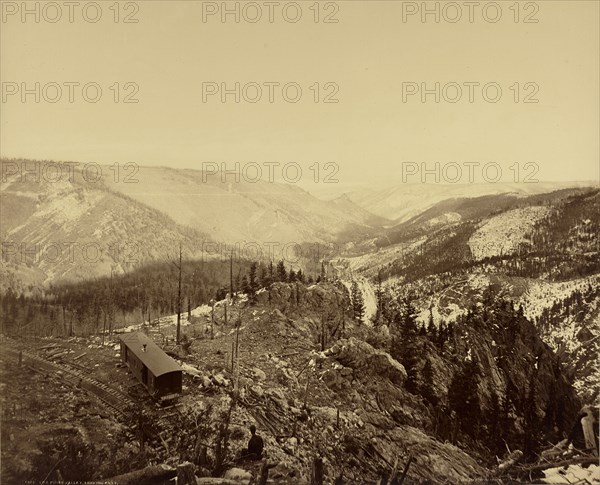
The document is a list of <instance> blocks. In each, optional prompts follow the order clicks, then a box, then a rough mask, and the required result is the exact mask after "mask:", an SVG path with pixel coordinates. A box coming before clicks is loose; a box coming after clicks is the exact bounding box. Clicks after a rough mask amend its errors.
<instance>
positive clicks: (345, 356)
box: [326, 337, 407, 386]
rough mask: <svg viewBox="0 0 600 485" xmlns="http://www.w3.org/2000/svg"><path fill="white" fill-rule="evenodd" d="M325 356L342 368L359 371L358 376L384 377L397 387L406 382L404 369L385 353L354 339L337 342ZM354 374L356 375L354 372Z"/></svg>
mask: <svg viewBox="0 0 600 485" xmlns="http://www.w3.org/2000/svg"><path fill="white" fill-rule="evenodd" d="M326 354H327V355H328V356H329V357H330V358H332V359H335V360H336V361H337V362H339V363H340V364H342V365H343V366H344V367H349V368H351V369H354V370H355V371H359V373H360V374H372V375H378V376H384V377H387V378H388V379H389V380H390V381H391V382H393V383H394V384H396V385H398V386H401V385H403V384H404V382H405V381H406V377H407V374H406V369H404V366H403V365H402V364H400V362H398V361H397V360H395V359H394V358H393V357H392V356H391V355H390V354H388V353H387V352H384V351H383V350H377V349H375V348H373V346H371V345H370V344H368V343H367V342H364V341H362V340H358V339H356V338H355V337H351V338H349V339H343V340H339V341H338V342H337V343H336V344H335V345H334V346H333V347H331V348H330V349H329V350H328V351H326ZM342 370H343V369H342ZM346 372H347V371H346ZM354 374H355V375H357V373H356V372H354Z"/></svg>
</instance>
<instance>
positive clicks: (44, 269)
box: [0, 160, 579, 286]
mask: <svg viewBox="0 0 600 485" xmlns="http://www.w3.org/2000/svg"><path fill="white" fill-rule="evenodd" d="M0 163H1V164H2V174H3V176H2V181H1V194H0V203H1V206H2V211H1V215H0V238H1V240H2V244H3V247H2V256H3V257H2V271H3V274H4V278H3V279H4V283H3V284H4V286H11V285H12V286H14V285H17V286H20V285H27V284H35V285H39V284H49V283H52V282H55V281H59V280H64V279H68V280H78V279H85V278H91V277H95V276H101V275H107V274H110V273H111V271H113V272H117V273H122V272H124V271H127V270H128V269H130V268H132V267H134V266H136V265H140V264H143V263H145V262H148V261H156V260H166V259H168V260H174V258H175V256H176V253H177V251H178V246H179V244H181V245H182V247H183V248H184V255H185V256H184V257H188V258H201V257H215V252H217V253H218V252H219V251H215V247H220V246H221V245H222V247H223V248H225V247H229V246H236V247H240V246H243V245H255V246H258V247H260V248H261V251H262V253H261V254H263V255H265V256H267V255H269V252H268V251H267V249H268V248H279V249H281V248H282V247H284V246H285V245H291V246H293V247H295V246H296V245H302V244H309V243H322V244H331V243H340V244H350V246H352V247H354V248H355V249H358V250H360V251H362V250H364V252H368V251H370V250H371V248H372V247H381V246H389V245H390V244H394V243H395V241H396V240H398V241H399V240H401V239H403V238H405V237H406V234H407V231H408V232H409V233H410V232H413V231H414V230H415V229H414V228H415V227H421V228H422V231H429V230H430V229H431V228H433V227H437V225H439V224H441V225H444V224H443V223H444V222H451V221H454V220H457V218H458V219H460V220H462V219H464V217H467V215H468V214H471V215H472V213H473V211H475V212H477V211H479V212H481V214H482V215H483V214H484V212H485V211H486V210H488V209H491V208H498V207H501V206H502V207H504V205H506V207H508V206H509V205H510V204H514V203H515V201H517V200H519V199H522V198H524V197H527V195H528V194H531V193H541V192H544V191H548V190H552V189H555V188H556V187H557V186H559V185H564V184H523V185H521V186H518V187H517V186H514V185H501V184H489V185H485V186H477V185H473V186H464V185H462V186H442V185H423V184H413V185H410V184H401V185H399V186H395V187H392V188H387V189H364V190H362V189H360V190H359V189H355V190H353V191H351V192H349V193H343V192H341V193H338V194H337V195H336V196H335V197H334V198H333V199H329V200H324V199H322V198H318V197H315V196H314V195H312V194H311V193H309V192H308V191H306V190H304V189H302V188H301V187H300V186H298V185H294V184H282V183H271V182H267V181H258V182H256V183H253V182H250V181H246V180H244V179H243V178H241V179H240V180H239V181H235V180H234V177H233V176H231V175H229V176H227V177H225V182H223V181H222V178H221V176H220V174H211V175H210V176H207V174H206V173H203V172H201V171H196V170H188V169H181V170H179V169H172V168H166V167H139V168H138V169H137V171H136V173H135V175H134V176H125V175H126V174H124V172H123V171H121V173H120V174H119V176H117V173H116V172H115V170H114V168H113V167H109V166H101V167H100V170H99V171H98V172H99V173H100V174H101V175H99V176H98V177H90V173H87V176H85V175H86V174H85V173H82V172H81V171H80V170H77V169H75V170H74V171H73V172H68V171H66V170H65V171H63V175H62V177H60V179H58V180H57V179H56V177H43V176H42V177H37V180H36V177H35V176H31V175H29V176H27V177H22V176H21V175H20V174H19V173H14V171H15V170H14V169H15V167H17V166H18V167H20V166H23V164H24V163H27V164H28V166H29V167H31V166H32V165H33V164H34V163H35V162H32V161H24V160H2V161H1V162H0ZM51 164H52V162H39V167H41V168H40V173H46V171H45V168H48V169H50V168H52V167H54V168H55V167H56V165H52V166H51ZM47 172H48V173H53V171H52V170H47ZM70 173H72V175H69V174H70ZM90 178H93V179H94V180H90ZM96 178H97V180H96ZM576 185H579V184H576ZM486 197H487V198H486ZM502 204H504V205H502ZM468 217H471V216H468ZM411 218H412V219H411ZM386 241H389V243H388V242H386ZM360 248H362V249H360ZM274 254H278V253H277V251H275V252H274Z"/></svg>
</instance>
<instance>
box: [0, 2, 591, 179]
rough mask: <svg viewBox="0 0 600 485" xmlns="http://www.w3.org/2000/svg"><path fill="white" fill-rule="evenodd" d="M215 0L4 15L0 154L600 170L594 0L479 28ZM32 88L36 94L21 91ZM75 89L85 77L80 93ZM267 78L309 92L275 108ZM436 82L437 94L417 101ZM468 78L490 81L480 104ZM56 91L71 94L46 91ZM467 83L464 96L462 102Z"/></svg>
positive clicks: (507, 15)
mask: <svg viewBox="0 0 600 485" xmlns="http://www.w3.org/2000/svg"><path fill="white" fill-rule="evenodd" d="M9 3H11V2H9ZM211 3H212V2H165V1H160V0H159V1H152V2H142V3H139V5H138V4H136V5H137V7H138V11H137V12H135V15H134V16H133V17H135V18H134V20H137V23H124V22H123V20H124V19H125V18H126V13H130V14H131V13H132V12H125V11H122V12H121V17H120V18H119V22H113V19H112V15H113V11H111V10H109V9H108V7H107V8H105V9H104V11H103V12H102V13H103V17H102V19H101V20H100V21H99V22H97V23H90V22H86V21H82V20H81V15H80V13H79V14H77V13H76V14H75V18H74V21H73V22H72V23H70V22H69V21H68V19H67V18H66V11H65V12H64V15H63V18H62V19H61V20H60V21H58V22H56V23H51V22H47V21H44V19H42V20H41V21H40V22H39V23H36V22H34V21H33V20H34V19H33V16H32V15H30V18H29V19H26V20H27V21H26V22H22V21H21V19H20V17H19V15H18V14H14V15H6V18H5V19H3V25H2V27H3V28H2V32H1V34H0V35H1V40H2V42H1V58H2V61H1V67H2V78H3V79H2V81H3V98H5V99H3V100H2V120H1V125H0V126H1V127H2V133H1V139H0V141H1V145H2V156H4V157H32V158H37V159H58V160H76V161H86V162H95V163H103V164H112V163H126V162H133V163H137V164H139V165H146V166H169V167H173V168H183V169H185V168H187V169H199V168H200V167H199V164H201V163H202V161H206V162H209V161H214V162H218V163H221V162H227V163H235V162H240V163H249V162H252V161H260V162H269V163H270V162H282V161H286V162H295V163H298V164H300V165H302V166H304V167H309V166H310V165H311V164H312V163H315V162H318V163H320V164H322V165H324V164H328V163H333V164H337V166H338V167H339V170H338V175H339V180H340V183H354V182H356V181H361V182H365V183H369V182H373V183H375V182H376V180H377V179H388V178H394V177H397V171H398V163H400V162H409V163H428V164H433V163H435V162H440V163H451V162H455V161H460V163H462V162H465V163H471V162H477V161H484V162H497V163H501V164H502V165H503V167H505V168H504V170H505V171H506V170H507V169H508V167H510V166H511V165H512V164H514V163H520V164H526V163H534V164H537V166H538V170H537V178H538V179H539V180H549V181H561V180H568V179H572V178H574V179H579V180H582V179H583V180H596V179H598V180H600V155H599V153H600V151H599V140H598V132H599V131H600V121H599V117H600V114H599V112H600V109H599V102H600V98H599V93H598V89H597V87H598V84H599V80H598V72H599V66H600V64H599V59H600V47H599V45H600V42H599V39H598V35H599V29H598V14H599V8H600V4H599V3H598V2H586V1H575V2H562V1H553V2H543V3H540V4H539V5H537V4H535V5H537V7H538V9H537V11H536V12H533V11H528V10H526V9H525V6H524V5H525V4H521V11H520V17H519V19H518V20H519V21H518V22H516V21H515V20H514V19H513V15H515V12H513V11H512V10H510V8H509V5H508V4H502V5H503V6H504V8H503V10H502V17H501V18H500V20H499V21H498V22H495V23H494V22H490V21H485V20H484V19H483V18H482V16H481V12H476V14H475V16H474V21H473V22H472V23H470V22H469V21H468V20H467V19H466V17H465V16H466V11H465V12H463V18H462V19H461V20H460V21H459V22H457V23H451V22H448V21H446V20H445V18H446V17H448V16H449V15H450V12H449V11H446V10H445V9H444V10H443V12H442V13H443V15H444V17H443V18H442V19H441V20H440V22H439V23H437V22H435V21H434V20H435V19H434V18H433V17H432V16H430V17H429V18H426V22H422V21H421V18H420V17H419V15H407V12H406V11H404V10H403V8H404V7H403V5H404V4H408V3H412V2H396V3H395V2H383V1H381V2H380V1H377V2H366V1H365V2H362V1H351V2H348V1H342V2H338V3H335V2H331V5H334V6H335V8H336V9H337V10H336V11H335V12H334V9H333V7H332V8H331V9H329V7H326V5H330V4H322V5H323V6H322V9H321V11H320V12H319V14H320V16H319V19H318V20H319V21H318V22H316V21H315V20H314V19H313V16H314V15H316V13H315V12H314V11H313V10H310V9H309V4H307V3H302V4H301V5H304V9H303V12H302V14H303V15H302V18H301V20H300V21H298V22H297V23H291V22H289V21H284V20H283V19H282V18H281V15H279V14H278V15H276V16H275V18H274V21H273V22H272V23H269V22H268V20H265V18H266V17H265V16H264V15H263V18H262V20H261V21H259V22H258V23H250V22H247V21H245V17H244V18H242V19H241V20H240V22H239V23H236V22H235V21H234V20H235V19H234V17H233V16H231V15H230V16H229V17H226V18H225V20H226V21H225V22H222V19H221V17H220V16H219V14H214V15H212V14H209V13H207V11H206V7H205V5H206V4H211ZM430 3H431V5H434V4H435V2H430ZM233 4H235V2H232V5H233ZM28 5H29V4H28ZM32 5H33V2H32ZM217 5H218V2H217ZM311 5H312V4H311ZM122 8H124V6H122ZM326 8H327V9H329V10H331V11H329V10H326ZM438 8H439V7H438ZM203 9H204V10H203ZM444 12H445V13H444ZM42 13H43V12H42ZM490 14H491V13H490ZM45 15H46V14H45ZM49 15H50V13H49V12H47V15H46V16H49ZM244 15H245V14H244ZM265 15H266V13H265ZM246 17H247V15H246ZM326 17H327V18H329V19H330V20H332V21H336V22H335V23H325V22H324V20H325V18H326ZM526 18H528V19H529V20H531V21H532V22H533V21H535V22H533V23H529V22H524V20H525V19H526ZM174 33H176V35H173V34H174ZM483 40H485V42H483ZM104 60H106V61H107V62H103V61H104ZM36 82H39V83H40V86H41V88H40V89H39V90H38V91H41V96H40V99H39V102H36V101H37V100H36V99H35V98H36V94H35V93H34V94H24V95H23V93H22V92H16V93H15V94H11V90H12V91H14V90H15V89H17V90H19V91H21V88H23V90H24V91H26V90H31V89H34V90H35V83H36ZM64 83H79V85H78V86H77V87H75V88H73V89H74V91H73V93H74V94H73V102H70V100H69V99H67V98H68V93H67V91H68V90H67V88H66V87H65V85H64ZM86 83H96V84H97V85H98V86H100V87H101V89H102V96H101V99H100V100H99V102H87V101H84V99H83V97H82V87H81V86H82V85H85V84H86ZM128 83H132V84H131V85H129V84H128ZM206 83H209V84H210V83H213V84H211V86H212V88H211V89H213V88H215V86H216V87H217V89H220V86H223V87H224V88H225V89H231V88H234V87H235V83H240V85H241V86H242V87H241V88H240V89H239V90H238V91H240V90H241V91H242V94H243V95H244V96H242V98H241V100H240V102H239V103H237V102H235V99H234V98H235V96H236V95H235V94H234V95H225V101H226V102H222V99H221V98H220V97H219V95H218V94H217V95H207V92H208V91H206V89H208V88H206V87H205V85H206ZM222 83H223V84H222ZM249 83H250V84H251V83H256V84H257V85H259V86H262V88H261V89H262V90H263V93H262V96H261V98H260V99H259V101H258V102H256V103H253V102H246V101H245V99H246V97H251V96H253V93H254V89H255V86H250V85H249ZM264 83H280V85H284V84H285V83H296V84H297V85H298V86H300V87H301V88H302V96H301V98H300V100H299V102H296V103H293V102H287V101H284V99H283V96H282V92H281V91H280V88H281V86H279V87H276V88H274V89H275V91H274V93H275V94H274V102H272V103H271V102H270V101H269V99H267V89H266V87H265V85H264ZM315 83H316V84H315ZM328 83H330V84H328ZM411 83H413V84H411ZM421 83H424V84H421ZM436 83H440V86H441V87H440V88H439V89H438V95H439V93H440V92H441V93H442V95H441V98H440V99H439V100H436V99H435V98H436V96H437V95H436V94H430V95H425V102H422V98H420V97H419V95H418V94H417V95H410V94H409V93H410V89H414V88H415V86H417V87H419V86H423V89H425V90H427V89H431V88H433V87H435V85H436ZM465 83H479V84H480V85H479V87H476V88H474V100H473V102H470V101H469V99H467V98H468V96H467V86H466V85H465ZM55 84H58V85H59V86H62V88H61V89H62V95H61V97H60V99H59V100H58V101H57V102H48V99H47V98H52V97H53V96H55V95H56V93H57V91H56V90H55V88H56V86H55ZM405 84H406V86H405ZM487 84H495V85H497V86H499V87H500V88H501V90H502V93H501V97H500V98H499V101H498V102H488V101H485V100H484V99H483V96H482V92H481V87H482V86H483V85H487ZM409 85H410V86H412V88H411V87H410V86H409ZM456 85H458V86H459V87H461V89H462V96H461V98H460V99H459V101H458V102H456V103H454V102H449V101H447V100H446V99H447V98H452V96H454V93H455V87H456ZM115 86H116V87H115ZM246 86H249V89H248V90H247V91H244V87H246ZM203 89H205V92H203ZM38 94H40V93H38ZM88 94H89V95H90V96H92V95H93V89H92V91H90V93H88ZM488 94H489V95H490V96H492V94H493V89H492V90H491V91H490V92H489V93H488ZM21 95H23V96H24V98H23V97H22V96H21ZM128 97H129V98H131V99H130V100H133V101H136V102H135V103H127V102H125V99H126V98H128ZM113 98H115V99H117V100H118V101H117V102H115V99H113ZM313 98H314V99H313ZM326 98H327V99H328V100H329V101H336V102H332V103H325V102H324V101H325V99H326ZM23 99H24V101H23ZM315 99H318V102H315ZM526 100H528V101H531V102H530V103H528V102H524V101H526ZM436 101H439V102H436ZM574 174H577V175H574Z"/></svg>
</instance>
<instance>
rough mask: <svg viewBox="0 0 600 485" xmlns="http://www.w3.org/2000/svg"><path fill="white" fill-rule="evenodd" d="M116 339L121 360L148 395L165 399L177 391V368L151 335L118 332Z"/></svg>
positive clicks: (175, 363)
mask: <svg viewBox="0 0 600 485" xmlns="http://www.w3.org/2000/svg"><path fill="white" fill-rule="evenodd" d="M119 340H120V345H121V360H122V361H123V363H125V364H127V366H128V367H129V370H130V371H131V372H132V373H133V375H134V376H135V377H136V378H137V380H139V381H140V382H141V383H142V384H143V385H144V387H145V388H146V389H147V390H148V393H149V394H150V395H151V396H152V397H154V398H157V399H160V400H165V399H170V398H174V397H177V395H179V394H181V385H182V373H183V371H182V369H181V367H180V366H179V365H178V364H177V362H175V361H174V360H173V359H172V358H171V357H169V356H168V355H167V354H165V352H164V351H163V350H162V349H161V348H160V347H159V346H158V345H156V344H155V343H154V341H153V340H152V339H151V338H149V337H148V336H147V335H146V334H144V333H141V332H133V333H126V334H123V335H121V336H120V337H119Z"/></svg>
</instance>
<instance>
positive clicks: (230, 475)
mask: <svg viewBox="0 0 600 485" xmlns="http://www.w3.org/2000/svg"><path fill="white" fill-rule="evenodd" d="M223 478H225V479H226V480H238V481H244V482H246V483H247V482H248V480H250V479H251V478H252V473H250V472H248V471H246V470H242V469H241V468H230V469H229V470H227V471H226V472H225V475H223Z"/></svg>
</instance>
